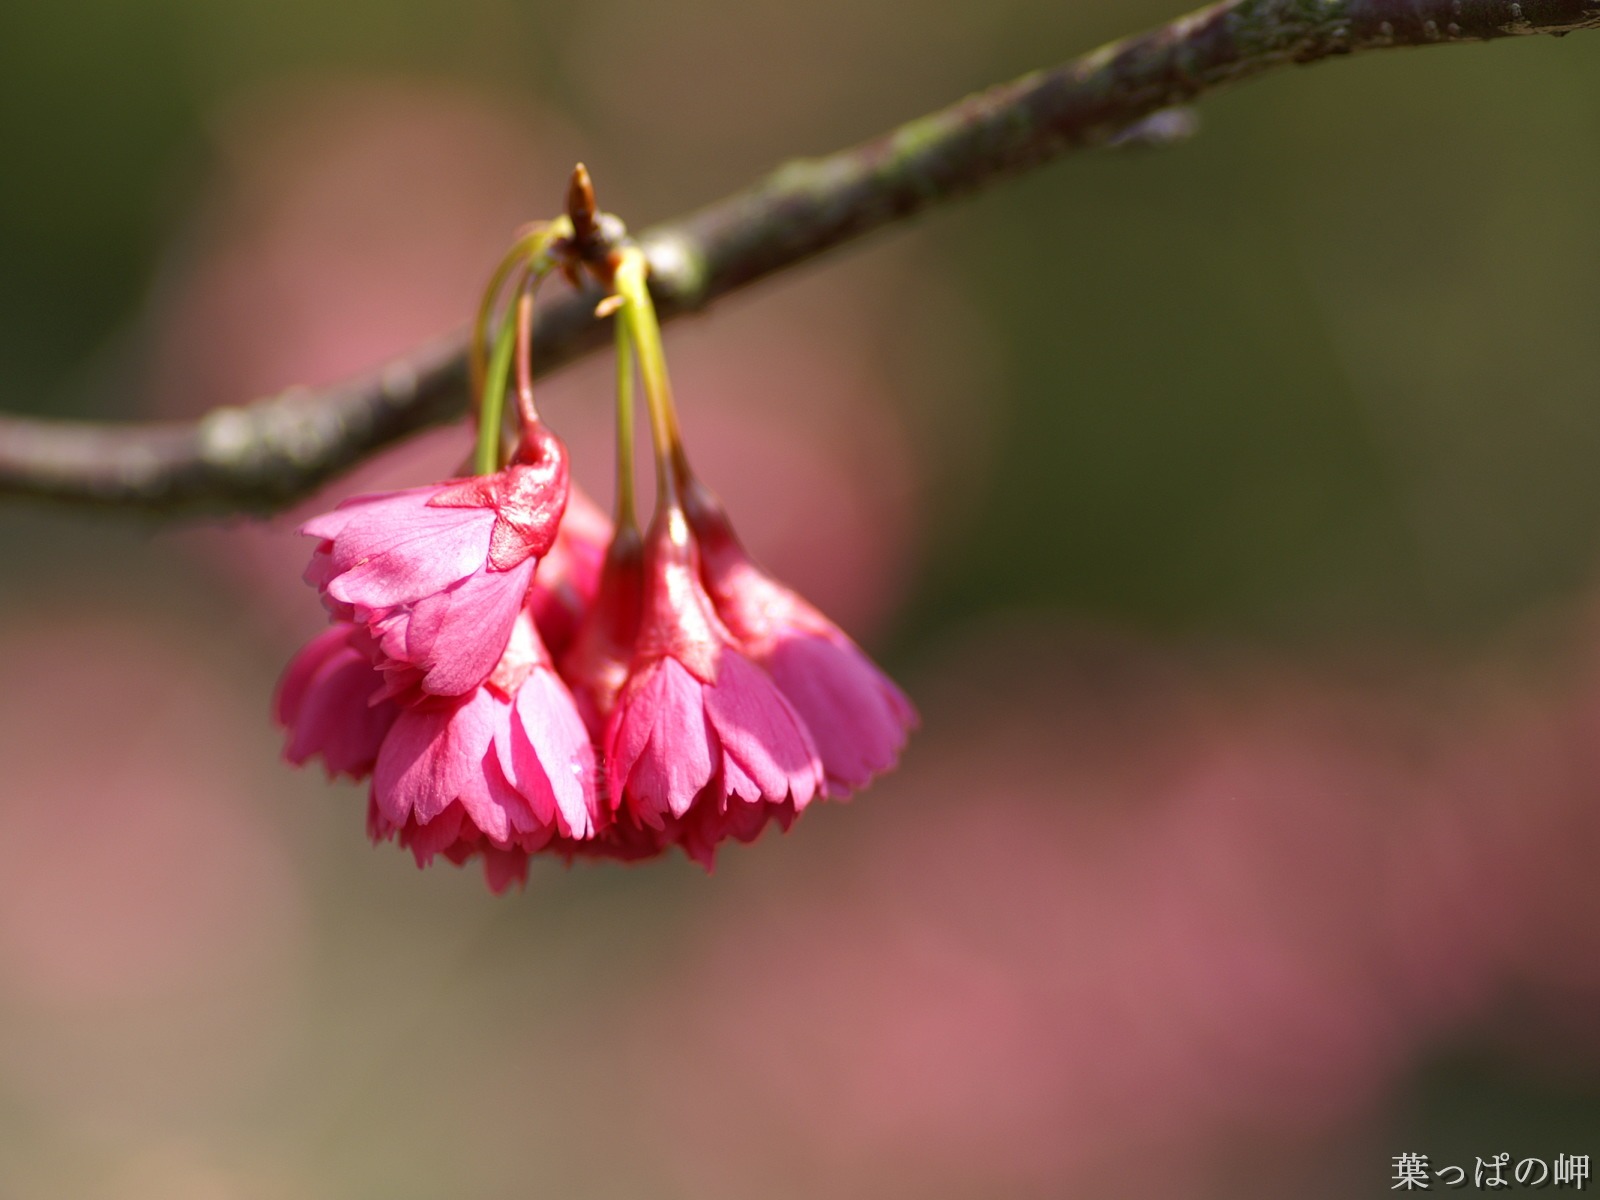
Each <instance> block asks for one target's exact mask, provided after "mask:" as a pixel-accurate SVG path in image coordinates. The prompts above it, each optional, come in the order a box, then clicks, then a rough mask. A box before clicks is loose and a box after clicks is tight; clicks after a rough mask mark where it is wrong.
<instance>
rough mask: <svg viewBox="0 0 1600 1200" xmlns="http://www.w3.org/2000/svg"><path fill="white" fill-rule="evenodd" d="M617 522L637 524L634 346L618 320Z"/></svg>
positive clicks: (626, 526) (625, 526)
mask: <svg viewBox="0 0 1600 1200" xmlns="http://www.w3.org/2000/svg"><path fill="white" fill-rule="evenodd" d="M616 339H617V519H616V527H617V528H618V529H631V528H633V527H634V526H635V525H637V524H638V518H637V517H636V516H635V515H634V508H633V343H632V342H631V341H629V337H628V325H627V322H625V321H624V320H623V319H622V318H621V317H620V316H619V317H618V318H617V331H616Z"/></svg>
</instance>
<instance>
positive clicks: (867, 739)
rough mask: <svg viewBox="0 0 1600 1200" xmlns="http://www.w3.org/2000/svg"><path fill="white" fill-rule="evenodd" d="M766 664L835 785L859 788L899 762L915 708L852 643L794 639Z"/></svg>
mask: <svg viewBox="0 0 1600 1200" xmlns="http://www.w3.org/2000/svg"><path fill="white" fill-rule="evenodd" d="M766 665H767V670H768V671H770V672H771V674H772V678H773V679H774V680H775V681H776V682H777V684H778V686H779V687H780V688H781V689H782V690H783V694H784V696H785V697H786V698H787V699H788V701H789V703H790V704H792V705H793V706H794V708H795V710H796V711H797V712H798V713H799V714H800V717H801V719H802V720H804V721H805V723H806V727H807V728H808V729H809V730H810V731H811V738H812V741H813V742H814V743H815V744H816V747H817V753H818V755H819V756H820V757H821V759H822V766H823V769H824V771H825V772H826V773H827V778H828V783H829V785H830V787H832V788H833V789H834V790H841V789H842V790H844V791H849V790H851V789H853V788H858V787H860V786H861V785H862V784H864V783H866V782H867V781H868V780H869V779H871V778H872V777H873V776H874V775H876V774H878V773H879V772H880V771H885V770H887V769H888V768H890V767H892V766H893V765H894V763H895V760H896V759H897V758H898V757H899V756H900V751H901V749H902V748H903V747H904V746H905V743H906V734H907V731H908V730H909V729H910V727H911V726H912V725H914V724H915V722H916V712H915V710H914V709H913V708H912V707H911V703H910V701H908V700H907V699H906V698H905V696H904V694H903V693H902V692H901V691H900V689H899V688H897V687H896V686H895V685H894V684H893V683H891V682H890V681H889V679H888V677H887V676H885V675H884V674H883V672H882V671H880V670H878V668H877V667H875V666H873V665H872V662H871V661H870V660H869V659H868V658H867V656H866V655H865V654H863V653H862V652H861V651H860V650H858V649H856V647H855V646H854V645H852V644H849V643H844V644H840V643H837V642H834V641H830V640H828V639H825V638H821V637H816V636H808V635H800V636H796V637H791V638H787V639H785V640H784V641H782V642H780V643H779V645H778V646H777V647H776V648H775V649H774V650H773V652H772V654H771V656H770V657H769V658H768V659H767V664H766Z"/></svg>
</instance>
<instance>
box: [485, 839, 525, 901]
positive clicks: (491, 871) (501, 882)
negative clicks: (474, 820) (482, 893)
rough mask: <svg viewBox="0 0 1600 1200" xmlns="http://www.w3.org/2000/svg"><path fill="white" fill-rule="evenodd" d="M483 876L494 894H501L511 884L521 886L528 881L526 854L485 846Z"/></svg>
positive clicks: (519, 851)
mask: <svg viewBox="0 0 1600 1200" xmlns="http://www.w3.org/2000/svg"><path fill="white" fill-rule="evenodd" d="M483 877H484V879H485V880H486V881H487V882H488V884H489V890H490V891H491V892H493V893H494V894H495V895H496V896H499V895H502V894H503V893H504V892H505V891H506V890H507V889H508V888H510V887H511V885H512V884H516V885H517V886H518V887H522V886H523V885H524V884H526V883H527V882H528V856H527V854H526V853H524V852H523V851H521V850H500V849H498V848H496V847H494V846H485V847H484V848H483Z"/></svg>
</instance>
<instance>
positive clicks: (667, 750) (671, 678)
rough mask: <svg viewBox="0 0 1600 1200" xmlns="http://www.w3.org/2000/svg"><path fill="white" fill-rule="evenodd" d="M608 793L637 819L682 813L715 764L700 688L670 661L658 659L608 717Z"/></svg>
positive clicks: (711, 737) (668, 659)
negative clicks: (622, 800) (626, 802)
mask: <svg viewBox="0 0 1600 1200" xmlns="http://www.w3.org/2000/svg"><path fill="white" fill-rule="evenodd" d="M606 745H607V747H608V753H607V755H606V757H607V759H608V760H609V762H608V767H607V774H608V779H609V782H610V784H611V787H612V789H613V791H612V794H613V795H623V794H624V786H625V787H626V794H627V798H628V799H629V801H630V802H631V803H632V804H633V805H634V807H635V811H636V812H637V813H638V815H639V817H640V818H641V819H643V820H646V821H649V822H651V823H652V824H658V823H659V822H660V820H661V819H662V817H663V816H664V815H666V814H667V813H670V814H671V815H673V816H675V817H677V816H682V815H683V814H684V813H685V812H687V811H688V809H689V806H690V804H692V803H693V802H694V798H695V796H696V795H697V794H698V793H699V791H700V789H701V788H703V787H705V785H706V784H707V783H708V782H709V781H710V779H711V776H712V773H713V772H714V771H715V770H716V768H717V766H718V765H719V764H718V758H719V757H720V756H719V755H718V753H717V748H716V746H715V745H714V743H713V736H712V732H711V728H710V725H709V723H708V722H707V720H706V713H705V702H704V697H703V688H702V685H701V683H700V681H699V680H698V679H696V678H695V677H694V676H693V675H691V674H690V673H689V671H688V670H687V669H686V668H685V667H684V666H683V665H682V664H681V663H679V662H678V661H677V660H676V659H674V658H663V659H661V660H659V661H658V662H657V663H656V664H654V666H652V667H650V668H648V669H647V670H646V673H645V674H644V675H643V676H642V677H638V682H637V685H636V686H635V685H633V683H632V681H630V687H629V689H628V690H627V691H625V692H624V694H623V696H622V698H621V699H620V700H619V701H618V704H617V707H616V710H615V711H614V712H613V713H612V714H611V722H610V727H609V730H608V736H607V738H606Z"/></svg>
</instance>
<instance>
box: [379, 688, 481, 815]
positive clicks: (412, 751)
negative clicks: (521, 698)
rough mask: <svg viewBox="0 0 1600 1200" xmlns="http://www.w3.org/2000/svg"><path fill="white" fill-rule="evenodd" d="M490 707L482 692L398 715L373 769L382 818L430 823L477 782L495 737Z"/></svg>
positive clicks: (407, 710)
mask: <svg viewBox="0 0 1600 1200" xmlns="http://www.w3.org/2000/svg"><path fill="white" fill-rule="evenodd" d="M493 704H494V701H493V699H491V698H490V697H489V696H488V695H486V694H485V693H484V692H482V691H479V692H476V693H474V694H473V695H472V696H471V697H470V698H469V699H467V700H466V701H465V702H456V703H448V702H434V703H428V704H423V705H419V706H417V707H415V708H408V709H405V710H404V711H402V712H401V714H400V716H399V718H398V719H397V720H396V721H395V723H394V728H393V729H391V730H390V731H389V736H388V737H387V738H386V739H384V743H383V749H382V750H380V751H379V752H378V761H377V765H376V766H375V767H374V769H373V776H372V788H373V795H374V796H375V797H376V799H377V801H378V807H379V809H380V810H381V811H382V812H383V815H384V817H385V818H387V819H388V820H390V821H391V822H393V823H394V824H396V825H400V824H403V823H404V822H405V820H406V818H407V817H415V818H416V820H417V821H418V822H419V823H422V824H426V823H427V822H429V821H431V820H433V819H434V818H435V817H437V816H438V815H439V814H440V813H441V812H443V811H444V809H445V807H446V806H447V805H448V804H449V803H450V802H451V801H452V800H455V799H458V798H459V797H460V796H461V794H462V792H463V791H465V790H466V789H467V788H468V787H469V786H471V785H472V782H473V776H474V775H477V776H478V777H479V778H481V777H482V773H483V757H484V753H485V752H486V751H487V750H488V748H489V742H490V739H491V738H492V737H493V736H494V724H493V713H492V711H491V709H492V705H493Z"/></svg>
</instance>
